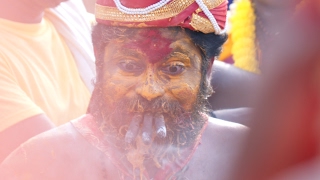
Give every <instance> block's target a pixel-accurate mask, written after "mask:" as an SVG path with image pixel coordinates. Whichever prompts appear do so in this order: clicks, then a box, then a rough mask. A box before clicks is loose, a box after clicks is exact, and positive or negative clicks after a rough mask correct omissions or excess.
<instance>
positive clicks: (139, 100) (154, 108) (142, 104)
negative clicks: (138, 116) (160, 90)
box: [116, 96, 185, 116]
mask: <svg viewBox="0 0 320 180" xmlns="http://www.w3.org/2000/svg"><path fill="white" fill-rule="evenodd" d="M116 106H117V107H118V108H121V109H122V110H125V111H127V112H131V113H144V112H150V113H160V114H167V115H173V116H176V115H179V114H182V113H184V112H185V111H184V109H183V108H182V107H181V105H180V103H179V102H178V101H176V100H171V99H167V98H163V97H161V98H156V99H154V100H152V101H148V100H146V99H145V98H143V97H139V96H137V97H134V98H124V99H122V100H121V101H120V102H119V103H118V104H117V105H116ZM118 108H117V109H118Z"/></svg>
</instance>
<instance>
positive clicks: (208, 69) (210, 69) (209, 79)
mask: <svg viewBox="0 0 320 180" xmlns="http://www.w3.org/2000/svg"><path fill="white" fill-rule="evenodd" d="M215 60H216V57H213V58H211V59H210V60H209V61H210V62H209V64H208V67H207V74H206V80H207V82H208V84H210V82H211V78H212V70H213V62H214V61H215Z"/></svg>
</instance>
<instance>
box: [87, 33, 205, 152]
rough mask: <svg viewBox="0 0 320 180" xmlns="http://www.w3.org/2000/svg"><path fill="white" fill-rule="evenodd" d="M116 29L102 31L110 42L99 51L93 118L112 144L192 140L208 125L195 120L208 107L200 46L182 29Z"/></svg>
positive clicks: (170, 142) (175, 143)
mask: <svg viewBox="0 0 320 180" xmlns="http://www.w3.org/2000/svg"><path fill="white" fill-rule="evenodd" d="M117 31H119V32H117V33H115V30H113V31H112V32H111V31H109V32H107V31H103V32H102V33H101V34H102V36H104V37H102V38H104V39H107V40H106V42H107V43H105V45H104V46H103V50H102V51H101V50H100V51H99V52H96V56H97V58H98V61H100V63H99V62H98V63H97V64H98V65H97V66H98V67H97V68H98V69H99V70H97V71H98V76H99V74H100V76H99V77H98V79H97V84H96V88H95V91H94V93H93V97H95V98H93V99H95V100H94V101H92V103H91V107H92V109H93V111H94V112H95V113H93V114H94V116H96V117H97V118H99V119H100V120H101V122H102V124H103V126H104V127H103V128H104V129H105V131H106V132H107V134H113V135H112V137H111V139H113V140H112V141H113V143H114V142H125V143H126V144H134V143H135V142H136V141H137V140H141V142H143V144H145V145H149V144H155V143H157V144H161V143H162V144H169V145H176V146H179V145H187V144H188V143H189V142H192V141H193V140H194V139H195V137H196V136H197V134H198V131H199V130H200V129H201V127H202V126H203V124H204V122H205V120H203V118H201V117H200V116H197V117H196V118H195V116H196V115H199V111H201V108H203V106H204V104H203V103H199V102H203V101H202V100H199V99H201V97H203V96H201V92H200V84H201V81H203V80H204V77H203V75H202V74H201V70H202V56H201V53H200V50H199V48H197V47H196V46H195V45H194V43H193V42H192V40H191V39H190V38H189V36H188V35H187V34H186V33H185V32H184V31H183V30H182V29H179V30H173V29H168V28H147V29H144V28H143V29H135V30H134V31H128V32H125V31H121V30H117ZM110 34H116V35H117V37H116V38H115V37H113V36H111V35H110ZM101 52H103V53H101ZM93 103H94V104H93ZM92 104H93V105H92ZM95 114H96V115H95ZM195 119H196V120H195ZM119 144H120V146H122V145H121V144H122V143H119Z"/></svg>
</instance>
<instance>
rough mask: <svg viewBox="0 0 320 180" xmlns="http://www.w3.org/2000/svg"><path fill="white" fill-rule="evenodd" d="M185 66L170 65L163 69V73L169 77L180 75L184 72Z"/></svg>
mask: <svg viewBox="0 0 320 180" xmlns="http://www.w3.org/2000/svg"><path fill="white" fill-rule="evenodd" d="M184 69H185V68H184V66H183V65H182V64H170V65H168V66H165V67H163V68H162V72H164V73H166V74H169V75H178V74H180V73H182V72H183V70H184Z"/></svg>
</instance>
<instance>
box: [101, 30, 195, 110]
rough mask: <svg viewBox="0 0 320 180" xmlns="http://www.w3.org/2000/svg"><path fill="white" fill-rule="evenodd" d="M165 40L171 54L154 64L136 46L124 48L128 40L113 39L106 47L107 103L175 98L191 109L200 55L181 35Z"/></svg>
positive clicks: (185, 37) (188, 40) (105, 76)
mask: <svg viewBox="0 0 320 180" xmlns="http://www.w3.org/2000/svg"><path fill="white" fill-rule="evenodd" d="M163 31H164V30H163ZM167 38H170V39H172V43H171V44H170V48H171V49H172V51H171V52H170V54H168V55H166V56H165V57H164V58H163V59H159V60H158V62H156V63H150V62H149V59H150V55H148V54H146V53H145V52H143V51H141V50H140V49H139V47H136V49H124V48H123V46H124V45H125V44H127V43H130V42H131V41H132V40H131V39H121V40H119V39H115V40H112V41H111V42H110V43H109V44H108V45H107V46H106V48H105V50H106V51H105V56H104V59H105V67H104V68H105V69H104V70H105V72H106V73H105V75H104V81H105V85H104V91H105V93H104V94H105V95H106V96H105V98H106V99H107V100H108V101H110V102H117V101H118V100H119V99H121V98H123V97H127V98H133V97H134V96H137V95H140V96H142V97H143V98H145V99H147V100H149V101H151V100H153V99H155V98H158V97H165V98H168V99H176V100H177V101H178V102H179V103H180V105H181V106H182V107H183V108H184V109H185V110H186V111H190V110H191V109H192V106H193V104H194V103H195V101H196V95H197V93H198V91H199V82H200V78H201V73H200V68H201V55H200V52H199V51H198V50H197V48H196V47H195V46H194V45H193V44H192V41H191V40H190V39H189V38H188V37H187V36H186V35H184V34H182V33H180V34H179V35H178V36H176V37H167Z"/></svg>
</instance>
